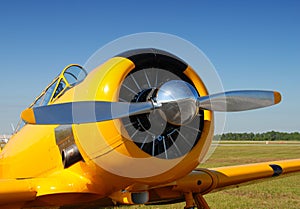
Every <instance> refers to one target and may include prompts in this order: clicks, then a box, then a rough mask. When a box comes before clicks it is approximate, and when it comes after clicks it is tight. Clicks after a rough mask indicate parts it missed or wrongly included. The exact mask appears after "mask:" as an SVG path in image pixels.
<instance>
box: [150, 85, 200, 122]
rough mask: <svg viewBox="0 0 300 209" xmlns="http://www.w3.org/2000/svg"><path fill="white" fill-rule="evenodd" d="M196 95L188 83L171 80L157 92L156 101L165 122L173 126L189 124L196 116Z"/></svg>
mask: <svg viewBox="0 0 300 209" xmlns="http://www.w3.org/2000/svg"><path fill="white" fill-rule="evenodd" d="M197 98H198V93H197V91H196V90H195V88H194V87H193V86H192V85H190V84H189V83H187V82H185V81H182V80H172V81H169V82H166V83H164V84H163V85H162V86H161V87H160V88H159V90H158V92H157V96H156V100H157V103H158V104H161V106H162V107H161V108H160V110H161V111H162V114H163V116H164V117H165V118H166V120H167V121H168V122H169V123H171V124H174V125H184V124H187V123H189V122H190V121H191V120H192V119H193V118H194V117H195V115H196V114H197V112H198V108H197V102H196V101H197Z"/></svg>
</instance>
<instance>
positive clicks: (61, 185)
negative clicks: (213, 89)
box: [0, 48, 300, 209]
mask: <svg viewBox="0 0 300 209" xmlns="http://www.w3.org/2000/svg"><path fill="white" fill-rule="evenodd" d="M280 100H281V96H280V93H278V92H275V91H274V92H273V91H257V90H253V91H230V92H223V93H219V94H212V95H209V94H208V92H207V90H206V87H205V84H204V83H203V82H202V80H201V78H200V77H199V76H198V75H197V74H196V73H195V71H194V70H193V69H192V68H191V67H190V66H189V65H188V64H186V63H185V62H184V61H183V60H181V59H180V58H178V57H176V56H175V55H173V54H170V53H168V52H165V51H162V50H158V49H150V48H149V49H148V48H145V49H136V50H131V51H127V52H124V53H121V54H119V55H117V56H115V57H112V58H111V59H109V60H107V61H106V62H105V63H103V64H102V65H100V66H99V67H97V68H95V69H94V70H93V71H92V72H90V73H89V74H87V72H86V71H85V70H84V69H83V68H82V67H80V66H79V65H69V66H67V67H66V68H65V69H64V70H63V71H62V72H61V74H60V75H59V76H58V77H56V78H55V79H54V80H53V81H52V82H51V83H50V85H48V86H47V87H46V88H45V90H44V91H43V92H42V93H41V95H40V96H39V97H37V99H36V100H35V101H34V102H33V104H31V105H30V106H29V108H27V109H26V110H24V111H23V112H22V114H21V118H22V120H23V121H24V124H23V126H22V127H21V128H19V129H18V130H17V131H16V133H15V134H14V135H13V136H12V137H11V138H10V140H9V142H8V143H7V144H6V146H5V147H4V149H3V150H2V151H1V153H0V208H1V209H3V208H4V209H5V208H8V209H19V208H35V207H38V208H43V207H47V208H49V207H64V208H95V207H101V206H103V207H113V206H118V205H134V204H146V205H150V204H158V205H159V204H169V203H175V202H183V201H184V202H186V207H185V208H186V209H188V208H196V207H197V208H209V206H208V205H207V203H206V201H205V199H204V198H203V195H205V194H207V193H209V192H213V191H220V190H223V189H227V188H228V187H229V186H232V185H240V184H243V183H249V182H253V181H255V180H258V179H265V178H272V177H274V176H279V175H283V174H288V173H292V172H299V171H300V159H294V160H285V161H277V162H266V163H258V164H249V165H241V166H230V167H221V168H213V169H205V168H201V164H200V168H199V167H198V166H199V162H201V161H202V160H203V158H204V157H205V156H206V154H207V152H208V149H209V147H210V145H211V143H212V138H213V133H214V111H244V110H250V109H256V108H261V107H267V106H271V105H274V104H277V103H279V102H280Z"/></svg>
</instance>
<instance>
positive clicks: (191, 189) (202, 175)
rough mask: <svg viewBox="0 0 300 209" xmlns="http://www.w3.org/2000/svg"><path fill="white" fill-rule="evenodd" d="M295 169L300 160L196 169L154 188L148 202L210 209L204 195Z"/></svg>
mask: <svg viewBox="0 0 300 209" xmlns="http://www.w3.org/2000/svg"><path fill="white" fill-rule="evenodd" d="M294 172H300V159H293V160H283V161H273V162H264V163H255V164H247V165H237V166H227V167H219V168H211V169H206V168H197V169H195V170H194V171H192V172H191V173H190V174H188V175H187V176H185V177H183V178H182V179H179V180H178V181H176V182H172V183H170V184H167V185H164V186H161V187H155V188H152V189H151V190H150V192H149V194H150V195H149V202H150V204H168V203H175V202H182V201H186V203H187V205H186V208H193V207H194V206H195V205H197V207H198V208H209V207H208V205H207V203H206V202H205V200H204V198H203V196H202V195H205V194H207V193H210V192H217V191H221V190H225V189H229V188H232V187H234V186H240V185H243V184H251V183H257V182H259V180H262V179H267V178H270V179H272V178H275V177H278V176H281V175H286V174H290V173H294Z"/></svg>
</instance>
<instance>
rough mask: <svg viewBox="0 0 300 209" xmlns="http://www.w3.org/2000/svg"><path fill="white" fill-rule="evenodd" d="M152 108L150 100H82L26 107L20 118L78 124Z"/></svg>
mask: <svg viewBox="0 0 300 209" xmlns="http://www.w3.org/2000/svg"><path fill="white" fill-rule="evenodd" d="M153 109H154V104H153V103H152V102H151V101H149V102H140V103H128V102H104V101H82V102H70V103H62V104H54V105H48V106H40V107H33V108H28V109H26V110H24V111H23V112H22V114H21V118H22V119H23V120H24V121H25V122H27V123H29V124H45V125H46V124H80V123H93V122H101V121H106V120H111V119H116V118H123V117H127V116H131V115H138V114H143V113H148V112H151V110H153Z"/></svg>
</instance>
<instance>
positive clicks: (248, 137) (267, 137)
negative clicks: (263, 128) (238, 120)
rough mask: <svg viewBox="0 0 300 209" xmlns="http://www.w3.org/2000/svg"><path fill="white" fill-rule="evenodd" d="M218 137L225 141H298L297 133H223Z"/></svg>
mask: <svg viewBox="0 0 300 209" xmlns="http://www.w3.org/2000/svg"><path fill="white" fill-rule="evenodd" d="M218 137H221V140H225V141H226V140H229V141H300V133H299V132H292V133H286V132H277V131H269V132H265V133H225V134H222V135H218Z"/></svg>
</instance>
